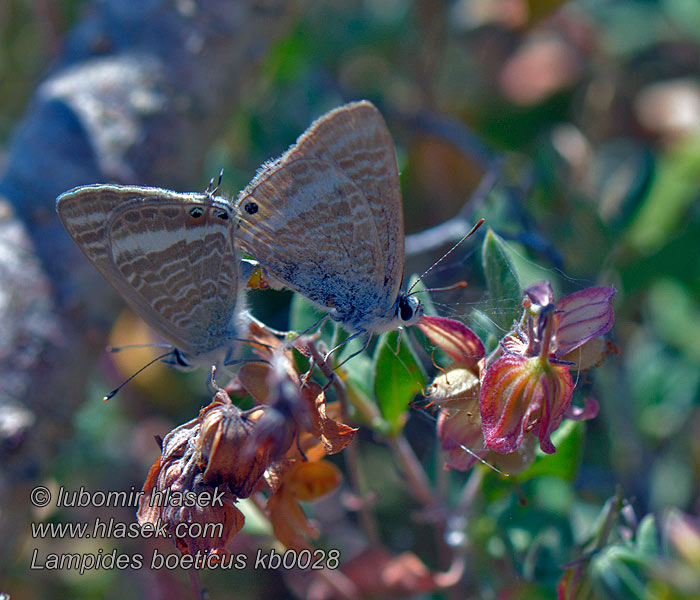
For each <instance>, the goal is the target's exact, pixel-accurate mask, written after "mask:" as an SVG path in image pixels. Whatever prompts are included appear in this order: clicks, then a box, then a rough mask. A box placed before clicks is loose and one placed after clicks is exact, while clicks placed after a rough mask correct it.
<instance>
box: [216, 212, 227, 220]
mask: <svg viewBox="0 0 700 600" xmlns="http://www.w3.org/2000/svg"><path fill="white" fill-rule="evenodd" d="M214 216H215V217H217V218H218V219H221V220H222V221H228V213H227V212H226V211H225V210H217V211H215V212H214Z"/></svg>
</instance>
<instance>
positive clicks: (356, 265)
mask: <svg viewBox="0 0 700 600" xmlns="http://www.w3.org/2000/svg"><path fill="white" fill-rule="evenodd" d="M235 208H236V236H237V240H238V243H239V244H240V246H241V248H242V249H243V250H244V251H245V252H246V253H248V254H250V255H251V256H253V257H254V258H255V259H256V260H257V261H258V262H259V264H260V266H261V268H262V269H263V272H264V273H265V275H266V277H268V278H270V279H271V282H272V283H273V284H274V283H280V284H281V285H283V286H284V287H288V288H290V289H292V290H294V291H296V292H299V293H300V294H302V295H304V296H306V297H307V298H309V299H310V300H311V301H312V302H314V303H315V304H317V305H319V306H320V307H322V308H325V309H327V310H329V311H330V316H331V318H332V319H333V320H335V321H338V322H340V323H341V324H342V325H343V326H344V327H345V328H346V329H347V330H348V331H350V332H353V334H354V335H360V334H363V333H366V334H367V335H368V338H367V343H368V342H369V337H371V334H373V333H381V332H384V331H390V330H393V329H396V328H398V327H400V326H406V325H412V324H414V323H416V322H417V321H418V320H419V319H420V318H421V316H422V315H423V306H422V305H421V303H420V302H419V301H418V299H417V298H415V297H414V296H412V295H409V294H407V293H402V292H401V285H402V281H403V269H404V231H403V208H402V201H401V191H400V187H399V175H398V170H397V166H396V156H395V154H394V144H393V141H392V138H391V134H390V133H389V130H388V129H387V126H386V123H385V122H384V119H383V118H382V116H381V114H380V113H379V111H378V110H377V109H376V108H375V107H374V105H372V104H371V103H370V102H367V101H361V102H353V103H350V104H346V105H344V106H341V107H339V108H336V109H335V110H332V111H330V112H328V113H326V114H325V115H323V116H322V117H320V118H319V119H317V120H316V121H315V122H314V123H313V124H312V125H311V126H310V127H309V128H308V129H307V130H306V131H305V132H304V133H303V134H302V135H301V136H300V137H299V139H297V141H296V143H295V144H294V145H292V146H291V147H290V148H289V149H288V150H287V151H286V152H285V153H284V154H283V155H282V156H281V157H280V158H278V159H277V160H274V161H271V162H268V163H266V164H264V165H263V166H262V167H261V168H260V170H259V171H258V173H257V175H256V176H255V178H254V179H253V180H252V181H251V182H250V183H249V184H248V186H247V187H246V188H245V189H244V190H243V191H242V192H241V193H240V194H239V195H238V198H237V201H236V205H235ZM354 335H353V336H354Z"/></svg>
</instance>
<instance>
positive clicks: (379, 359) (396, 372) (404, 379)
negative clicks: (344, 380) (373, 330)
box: [374, 331, 426, 435]
mask: <svg viewBox="0 0 700 600" xmlns="http://www.w3.org/2000/svg"><path fill="white" fill-rule="evenodd" d="M398 339H399V332H398V331H390V332H389V333H384V334H382V335H381V336H380V337H379V342H378V343H377V349H376V351H375V354H374V395H375V397H376V398H377V402H378V404H379V409H380V410H381V412H382V415H383V416H384V418H385V419H386V420H387V421H388V423H389V427H390V431H389V432H387V433H388V434H390V435H396V434H397V433H399V431H401V428H402V427H403V425H404V423H405V421H406V414H407V409H408V406H409V404H410V403H411V400H413V397H414V396H415V395H416V394H417V393H419V392H420V391H421V390H422V389H423V387H424V386H425V384H426V376H425V373H423V369H422V367H421V365H420V363H419V362H418V360H417V358H416V356H415V354H414V351H413V348H412V346H411V342H410V340H409V339H408V336H406V335H402V336H401V344H400V345H399V343H398ZM397 348H398V352H397Z"/></svg>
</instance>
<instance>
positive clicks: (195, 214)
mask: <svg viewBox="0 0 700 600" xmlns="http://www.w3.org/2000/svg"><path fill="white" fill-rule="evenodd" d="M203 214H204V211H203V210H202V209H201V208H198V207H197V208H193V209H192V210H190V217H192V218H193V219H199V217H201V216H202V215H203Z"/></svg>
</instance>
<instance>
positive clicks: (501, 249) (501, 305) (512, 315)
mask: <svg viewBox="0 0 700 600" xmlns="http://www.w3.org/2000/svg"><path fill="white" fill-rule="evenodd" d="M481 260H482V266H483V269H484V278H485V279H486V286H487V288H488V290H489V304H490V308H491V310H490V312H491V317H492V318H493V320H494V321H495V322H496V324H497V325H499V326H500V327H502V328H503V329H505V330H510V328H511V327H512V325H513V321H514V320H516V319H517V318H518V317H519V316H520V310H521V306H522V290H521V288H520V280H519V279H518V274H517V273H516V271H515V267H514V266H513V262H512V261H511V260H510V257H509V256H508V250H507V248H506V245H505V243H504V242H503V240H502V239H501V238H500V237H498V236H497V235H496V234H495V233H494V232H493V231H492V230H491V229H489V230H488V231H487V232H486V235H485V236H484V244H483V246H482V250H481Z"/></svg>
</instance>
